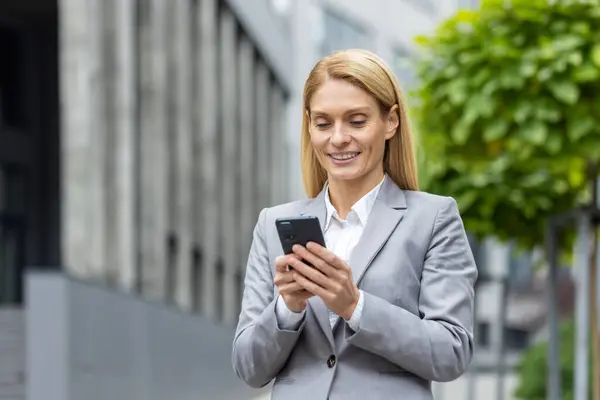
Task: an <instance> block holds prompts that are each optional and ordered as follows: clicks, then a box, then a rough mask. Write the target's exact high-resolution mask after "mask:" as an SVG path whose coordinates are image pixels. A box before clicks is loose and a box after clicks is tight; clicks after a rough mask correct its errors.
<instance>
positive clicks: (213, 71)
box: [0, 0, 291, 400]
mask: <svg viewBox="0 0 600 400" xmlns="http://www.w3.org/2000/svg"><path fill="white" fill-rule="evenodd" d="M259 3H260V4H249V2H247V1H243V0H172V1H164V0H36V1H21V0H19V1H17V0H6V1H2V2H1V4H0V49H1V50H2V58H3V62H2V63H1V64H2V67H1V68H0V321H2V324H0V339H5V340H3V341H2V342H3V343H5V344H6V343H8V345H6V346H3V347H1V349H2V354H0V366H1V367H2V368H0V370H1V371H2V372H1V374H2V377H0V381H1V382H3V384H2V386H1V387H0V397H2V395H4V394H7V395H11V396H14V398H23V397H22V396H24V391H25V387H26V386H27V384H28V378H29V377H30V376H28V374H29V373H30V372H31V370H30V369H28V367H27V366H26V363H25V356H26V354H29V353H28V352H29V351H31V349H26V347H27V346H28V344H31V343H38V344H39V343H41V344H42V345H44V346H46V345H47V346H50V347H52V346H53V345H54V344H53V343H51V342H47V343H46V344H44V343H45V342H43V341H41V342H36V341H37V340H42V339H40V338H41V336H40V335H42V332H39V334H40V335H37V333H36V332H32V330H31V329H30V330H28V329H29V328H28V327H27V326H31V327H32V326H39V325H38V324H36V323H35V321H30V320H29V318H33V317H32V315H34V314H35V315H36V316H41V315H42V314H43V313H38V312H37V311H35V310H34V311H32V310H28V309H27V308H28V307H30V306H32V305H30V304H24V303H27V300H32V301H35V302H36V304H37V305H40V304H41V305H43V302H44V296H39V293H31V292H28V291H27V288H28V287H29V288H31V287H35V288H40V287H41V286H38V285H36V284H33V286H26V284H25V278H24V277H25V275H26V270H27V269H32V270H33V269H35V270H36V271H37V272H38V273H40V272H41V273H48V274H57V275H63V276H65V275H67V276H69V277H70V278H69V279H74V280H76V282H79V283H82V282H83V283H85V285H84V286H82V287H81V288H80V289H77V290H75V291H80V290H83V291H85V290H88V289H85V288H89V290H92V288H99V289H98V290H106V291H109V292H110V293H115V296H118V295H117V293H119V292H120V293H123V294H124V295H125V296H129V297H126V298H127V299H130V300H131V301H129V300H127V301H129V303H128V302H127V301H126V302H125V303H126V304H124V305H123V306H122V308H121V309H122V310H126V309H128V306H127V304H133V303H131V302H135V301H137V300H135V299H139V298H142V299H144V301H148V303H139V305H138V306H136V307H137V308H136V307H134V308H132V310H134V309H139V307H146V306H145V304H154V305H155V306H148V307H154V308H152V309H151V310H150V309H149V310H146V311H144V312H143V315H144V317H143V318H151V319H152V318H155V317H156V318H162V317H159V316H158V314H156V313H159V311H156V308H157V307H158V308H160V307H161V306H160V305H161V304H167V305H168V306H167V309H172V310H173V312H174V313H176V314H173V315H178V314H177V313H180V312H176V311H175V309H180V310H184V313H183V314H181V315H183V316H184V317H183V318H188V316H189V318H194V317H193V316H194V315H201V316H202V318H203V319H202V321H203V322H202V323H200V322H198V321H199V320H196V319H195V320H194V321H196V322H193V321H192V322H190V324H192V323H197V324H199V325H198V326H200V327H201V326H203V325H202V324H214V325H218V326H225V327H228V328H227V329H229V330H228V332H229V331H230V330H231V329H232V327H233V325H234V324H235V322H236V320H237V315H238V313H239V305H240V299H241V291H242V286H243V282H242V280H243V275H244V269H245V257H246V255H247V252H248V249H249V247H250V241H251V237H252V229H253V226H254V224H255V222H256V218H257V215H258V213H259V211H260V209H261V208H263V207H266V206H268V205H272V204H274V203H279V202H282V201H283V200H284V198H285V196H286V189H285V183H286V174H285V171H287V164H286V157H285V146H284V144H285V135H284V130H285V123H286V120H285V118H286V109H285V104H286V102H287V98H288V97H289V94H290V82H291V79H290V73H289V71H290V70H291V68H290V65H291V57H290V56H289V54H288V53H290V48H291V46H290V43H289V34H288V31H287V30H286V28H285V26H283V25H281V26H279V25H278V24H277V21H279V17H278V16H277V15H275V14H272V10H271V8H270V5H269V4H268V2H267V1H263V2H259ZM265 21H266V22H267V23H265ZM36 282H39V281H36ZM47 283H48V284H50V283H49V282H47ZM79 283H76V284H79ZM74 284H75V283H74ZM65 285H67V286H69V285H70V283H67V284H65ZM86 285H91V286H86ZM65 287H66V286H65ZM69 290H71V289H69ZM94 290H95V289H94ZM51 292H52V290H50V289H49V287H48V302H49V303H51V301H50V299H51V298H52V295H51V294H50V293H51ZM69 293H71V292H69ZM74 293H75V292H73V293H71V294H72V295H73V298H72V299H73V301H75V300H74V299H75V298H76V296H75V294H74ZM94 293H96V292H94ZM69 296H70V295H69ZM69 296H67V300H66V301H67V303H69V302H70V301H71V300H68V299H69V298H70V297H69ZM77 296H79V295H77ZM90 296H93V294H91V292H90ZM105 298H106V301H105V302H98V303H96V305H97V308H95V309H88V310H87V311H86V310H85V307H84V308H81V309H80V308H77V307H79V306H78V305H73V304H70V305H69V304H66V305H65V304H62V306H65V307H67V310H69V311H68V315H70V316H71V317H72V318H66V319H65V320H61V319H60V318H57V320H56V324H53V325H52V326H53V329H55V328H56V327H55V325H60V324H61V323H63V322H64V323H65V324H66V325H64V326H63V328H61V329H63V331H61V332H63V333H64V335H66V336H67V337H81V339H79V340H72V341H71V340H70V341H68V343H67V345H68V346H83V345H84V343H86V342H85V340H84V339H83V336H81V335H87V334H88V333H89V332H88V333H85V332H86V329H87V328H85V326H88V325H85V324H83V322H81V323H79V325H77V324H78V321H82V319H81V318H84V319H85V315H94V313H96V312H100V313H101V315H99V316H98V319H97V320H96V319H94V320H93V321H101V320H102V319H103V318H104V317H109V318H111V316H110V313H109V314H102V312H101V309H102V308H103V307H105V306H106V305H108V304H110V303H111V301H112V300H110V299H115V301H117V300H116V299H118V297H111V296H108V295H107V297H105ZM36 299H37V300H36ZM90 299H91V297H90ZM81 301H82V302H83V303H78V304H85V301H84V300H81ZM90 301H91V300H90ZM89 304H90V305H91V304H92V303H89ZM135 304H138V303H135ZM37 305H33V306H32V307H34V308H36V307H37ZM62 306H61V307H62ZM160 309H162V308H160ZM36 310H39V309H38V308H36ZM76 310H79V311H76ZM46 311H47V312H54V311H56V310H54V311H53V310H51V309H47V310H46ZM63 311H64V310H63ZM65 312H67V311H65ZM80 312H81V313H80ZM132 312H133V313H134V314H132V315H142V314H139V311H132ZM86 313H87V314H86ZM136 313H138V314H136ZM155 314H156V315H155ZM148 315H150V317H148ZM152 315H155V317H152ZM93 321H92V320H91V321H90V323H93ZM140 321H141V320H140ZM26 322H27V323H26ZM29 322H31V324H30V323H29ZM105 323H106V324H108V325H109V326H110V325H111V324H110V323H109V322H108V321H106V320H105ZM114 323H115V324H117V323H116V322H114ZM82 324H83V325H82ZM26 325H27V326H26ZM104 326H107V325H104ZM119 326H120V327H121V328H122V329H124V331H123V332H122V334H123V336H120V334H119V335H117V336H115V340H121V339H122V338H124V337H126V331H127V325H126V324H125V325H115V326H113V328H114V329H117V328H118V327H119ZM174 326H177V323H174ZM194 329H195V328H194ZM198 329H200V328H198ZM215 329H216V328H215ZM56 332H58V331H56ZM107 332H108V331H107ZM198 332H200V330H198ZM215 332H217V331H215ZM107 334H108V333H107ZM61 335H62V334H61ZM61 335H58V334H57V336H56V337H55V338H54V339H56V340H60V336H61ZM64 335H62V336H64ZM213 336H214V334H213ZM47 340H53V339H52V335H48V338H47ZM199 340H201V339H200V338H199ZM173 343H174V342H173ZM200 344H202V345H203V346H210V344H208V343H199V345H200ZM87 345H90V346H91V345H92V344H91V343H87ZM174 345H176V343H175V344H174ZM157 349H160V346H159V347H158V348H157ZM165 349H167V348H165ZM221 350H222V356H223V357H228V354H229V351H230V350H229V343H228V344H227V347H226V348H223V349H221ZM65 351H67V350H65ZM68 351H73V354H84V355H85V354H88V355H90V354H96V353H94V351H96V350H92V349H91V347H90V349H88V350H85V349H84V348H72V347H69V348H68ZM165 351H166V352H168V351H170V350H168V349H167V350H165ZM178 351H181V346H180V345H179V350H178ZM148 353H149V354H150V353H151V351H150V350H148ZM98 354H101V353H98ZM164 354H166V353H164ZM164 354H163V355H164ZM190 354H192V353H190ZM135 356H136V357H139V356H140V354H136V355H135ZM73 357H75V358H76V356H73ZM100 359H101V357H99V358H98V359H93V360H88V362H97V361H98V360H100ZM73 360H75V359H73ZM73 360H71V361H73ZM73 362H75V361H73ZM98 362H99V361H98ZM209 362H210V360H200V359H199V360H195V361H194V360H192V361H190V363H191V364H190V365H189V367H190V368H196V369H197V368H200V367H201V366H202V365H203V364H202V363H205V364H206V363H209ZM194 363H196V364H194ZM5 364H6V365H5ZM40 365H43V363H41V364H40ZM60 365H62V364H61V363H60V362H59V364H57V366H55V367H54V370H60V367H59V366H60ZM140 365H141V364H140ZM194 365H195V367H194ZM5 367H6V368H5ZM67 367H69V366H68V365H66V364H65V368H67ZM205 367H206V366H205ZM30 368H37V367H36V365H31V366H30ZM49 368H51V366H50V367H49ZM69 368H70V367H69ZM89 368H91V367H89ZM98 368H101V366H98ZM76 370H77V372H79V371H81V370H82V369H81V368H76ZM40 371H41V370H39V368H38V373H36V374H35V376H36V379H37V377H39V376H41V375H42V373H41V372H40ZM198 371H200V370H198ZM42 372H43V371H42ZM146 372H147V370H146ZM146 372H144V373H146ZM227 372H228V373H231V371H230V369H228V370H227ZM231 374H232V373H231ZM72 376H75V375H72ZM124 376H125V375H124ZM136 379H137V378H135V379H134V378H131V380H132V381H135V380H136ZM148 379H149V380H148V382H149V384H150V383H151V381H152V379H150V378H148ZM165 379H167V378H165ZM98 382H102V378H101V377H99V378H98ZM5 383H6V384H5ZM76 384H78V385H81V381H78V382H76ZM165 385H166V384H165ZM165 385H164V386H165ZM166 386H168V385H166ZM166 386H165V387H166ZM38 389H39V387H38ZM3 391H6V393H4V392H3ZM115 393H119V392H115ZM115 396H116V397H114V398H126V397H119V396H120V395H119V394H115ZM11 398H12V397H11ZM127 398H134V397H127ZM147 398H150V397H146V399H147ZM65 400H68V399H67V398H65Z"/></svg>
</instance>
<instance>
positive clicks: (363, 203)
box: [325, 176, 385, 230]
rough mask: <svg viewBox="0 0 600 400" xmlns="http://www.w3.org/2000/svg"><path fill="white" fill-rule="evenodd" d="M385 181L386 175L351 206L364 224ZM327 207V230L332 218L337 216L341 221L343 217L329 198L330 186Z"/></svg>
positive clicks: (327, 193)
mask: <svg viewBox="0 0 600 400" xmlns="http://www.w3.org/2000/svg"><path fill="white" fill-rule="evenodd" d="M384 181H385V176H384V178H383V179H382V180H381V182H379V184H378V185H377V186H375V187H374V188H373V189H371V191H370V192H369V193H367V194H365V195H364V196H363V197H361V198H360V200H358V201H357V202H356V203H354V205H353V206H352V208H351V212H352V211H354V213H355V214H356V216H357V217H358V220H359V221H360V223H361V225H362V226H365V225H366V224H367V220H368V219H369V215H370V214H371V210H372V209H373V205H374V204H375V200H376V199H377V195H378V194H379V189H381V185H382V184H383V182H384ZM325 208H326V210H327V214H326V217H325V230H327V228H329V224H330V223H331V219H332V218H335V219H337V220H340V221H341V218H340V217H339V216H338V212H337V210H336V209H335V207H334V206H333V204H332V203H331V199H330V198H329V187H328V186H326V188H325Z"/></svg>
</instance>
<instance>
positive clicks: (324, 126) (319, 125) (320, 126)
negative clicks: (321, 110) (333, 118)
mask: <svg viewBox="0 0 600 400" xmlns="http://www.w3.org/2000/svg"><path fill="white" fill-rule="evenodd" d="M328 126H329V124H328V123H327V122H320V123H318V124H317V128H320V129H323V128H327V127H328Z"/></svg>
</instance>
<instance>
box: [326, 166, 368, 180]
mask: <svg viewBox="0 0 600 400" xmlns="http://www.w3.org/2000/svg"><path fill="white" fill-rule="evenodd" d="M327 175H328V177H329V179H330V180H336V181H354V180H356V179H360V178H361V177H362V176H363V175H364V174H361V173H360V171H352V170H350V169H349V168H348V169H346V170H344V168H339V167H336V168H331V169H330V170H329V171H328V174H327Z"/></svg>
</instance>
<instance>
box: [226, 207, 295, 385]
mask: <svg viewBox="0 0 600 400" xmlns="http://www.w3.org/2000/svg"><path fill="white" fill-rule="evenodd" d="M266 219H267V209H263V210H262V211H261V212H260V215H259V217H258V222H257V224H256V226H255V228H254V237H253V240H252V246H251V248H250V254H249V256H248V263H247V266H246V276H245V279H244V295H243V298H242V310H241V313H240V317H239V321H238V325H237V329H236V332H235V337H234V339H233V351H232V362H233V369H234V370H235V372H236V374H237V376H238V377H239V378H240V379H242V380H243V381H245V382H246V383H247V384H248V385H249V386H251V387H254V388H260V387H263V386H265V385H267V384H268V383H269V382H270V381H271V380H272V379H273V378H275V377H276V376H277V374H278V373H279V371H281V369H282V368H283V366H284V365H285V363H286V361H287V359H288V357H289V354H290V352H291V351H292V349H293V348H294V346H295V344H296V341H297V340H298V337H299V336H300V333H301V332H302V330H303V328H304V324H305V322H304V321H305V320H303V321H302V322H301V324H300V326H299V328H298V329H296V330H283V329H280V328H279V327H278V324H277V318H276V315H275V304H276V299H277V298H276V296H275V295H274V284H273V272H272V268H271V265H270V263H269V257H268V252H267V244H266V240H265V226H266Z"/></svg>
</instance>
